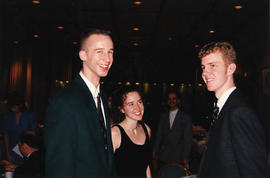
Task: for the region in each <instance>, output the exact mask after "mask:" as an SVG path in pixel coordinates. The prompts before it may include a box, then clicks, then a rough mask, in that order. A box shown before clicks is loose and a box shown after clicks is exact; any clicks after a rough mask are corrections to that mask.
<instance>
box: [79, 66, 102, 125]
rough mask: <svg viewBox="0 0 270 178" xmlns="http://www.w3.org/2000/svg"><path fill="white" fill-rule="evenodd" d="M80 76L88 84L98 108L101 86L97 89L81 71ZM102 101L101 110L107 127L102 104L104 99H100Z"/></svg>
mask: <svg viewBox="0 0 270 178" xmlns="http://www.w3.org/2000/svg"><path fill="white" fill-rule="evenodd" d="M80 76H81V77H82V79H83V81H84V82H85V83H86V85H87V87H88V89H89V90H90V92H91V94H92V96H93V98H94V101H95V104H96V107H97V97H98V94H99V92H100V84H99V85H98V86H97V88H96V87H95V85H94V84H93V83H91V82H90V81H89V80H88V79H87V78H86V76H85V75H83V73H82V71H80ZM100 101H101V110H102V114H103V118H104V124H105V127H106V119H105V113H104V107H103V102H102V98H101V97H100Z"/></svg>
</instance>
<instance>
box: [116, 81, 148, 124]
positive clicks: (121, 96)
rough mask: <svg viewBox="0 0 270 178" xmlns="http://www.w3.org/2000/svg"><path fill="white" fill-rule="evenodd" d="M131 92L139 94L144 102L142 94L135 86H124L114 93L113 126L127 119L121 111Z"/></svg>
mask: <svg viewBox="0 0 270 178" xmlns="http://www.w3.org/2000/svg"><path fill="white" fill-rule="evenodd" d="M130 92H137V93H139V95H140V96H141V99H142V100H143V97H142V94H141V92H140V91H139V89H138V88H137V87H134V86H123V87H120V88H119V89H117V90H116V91H114V92H113V97H112V124H118V123H120V122H122V121H123V120H124V119H125V114H123V113H122V112H121V111H120V109H121V108H123V106H124V101H125V100H126V98H127V94H128V93H130Z"/></svg>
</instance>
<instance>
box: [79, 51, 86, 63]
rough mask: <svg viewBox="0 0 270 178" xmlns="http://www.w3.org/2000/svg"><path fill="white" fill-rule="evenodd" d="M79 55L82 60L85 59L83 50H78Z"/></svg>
mask: <svg viewBox="0 0 270 178" xmlns="http://www.w3.org/2000/svg"><path fill="white" fill-rule="evenodd" d="M79 56H80V59H81V60H82V61H86V52H85V51H84V50H80V52H79Z"/></svg>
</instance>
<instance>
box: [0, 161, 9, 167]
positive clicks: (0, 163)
mask: <svg viewBox="0 0 270 178" xmlns="http://www.w3.org/2000/svg"><path fill="white" fill-rule="evenodd" d="M10 164H11V162H10V161H7V160H1V161H0V165H5V166H7V165H10Z"/></svg>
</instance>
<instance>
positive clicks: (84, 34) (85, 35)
mask: <svg viewBox="0 0 270 178" xmlns="http://www.w3.org/2000/svg"><path fill="white" fill-rule="evenodd" d="M94 34H96V35H106V36H109V37H110V38H111V39H112V40H113V37H112V33H111V31H110V30H105V29H98V28H88V29H85V30H84V31H83V32H82V33H81V38H80V50H82V48H83V44H84V42H85V40H86V39H87V38H88V37H89V36H91V35H94Z"/></svg>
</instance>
